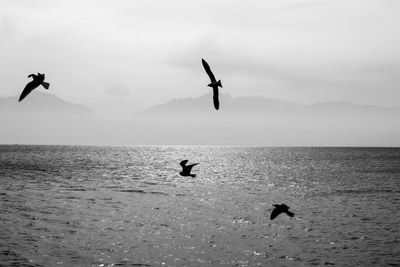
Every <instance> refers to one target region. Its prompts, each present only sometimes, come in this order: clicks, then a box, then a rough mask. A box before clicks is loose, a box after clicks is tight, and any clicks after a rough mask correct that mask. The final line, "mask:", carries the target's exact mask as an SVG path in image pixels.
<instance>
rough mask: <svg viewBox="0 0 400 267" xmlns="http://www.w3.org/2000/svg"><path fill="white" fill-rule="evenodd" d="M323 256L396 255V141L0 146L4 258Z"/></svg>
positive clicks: (22, 261)
mask: <svg viewBox="0 0 400 267" xmlns="http://www.w3.org/2000/svg"><path fill="white" fill-rule="evenodd" d="M184 159H187V160H189V164H190V163H200V164H199V165H197V166H195V167H194V168H193V170H192V172H193V173H195V174H196V175H197V176H196V177H195V178H192V177H182V176H180V175H179V172H180V171H181V167H180V165H179V163H180V161H182V160H184ZM281 203H285V204H286V205H288V206H289V207H290V211H292V212H294V213H295V215H294V217H293V218H291V217H289V216H287V215H286V214H280V215H279V216H278V217H277V218H276V219H274V220H270V214H271V211H272V209H273V206H272V205H273V204H281ZM327 265H336V266H400V148H356V147H343V148H328V147H326V148H324V147H318V148H312V147H276V148H273V147H226V146H225V147H223V146H120V147H116V146H42V145H1V146H0V266H99V267H100V266H327Z"/></svg>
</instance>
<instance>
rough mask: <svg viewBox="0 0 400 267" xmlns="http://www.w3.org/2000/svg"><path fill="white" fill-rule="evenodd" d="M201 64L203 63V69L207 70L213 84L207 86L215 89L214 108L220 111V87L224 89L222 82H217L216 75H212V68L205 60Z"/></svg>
mask: <svg viewBox="0 0 400 267" xmlns="http://www.w3.org/2000/svg"><path fill="white" fill-rule="evenodd" d="M201 63H203V67H204V69H205V70H206V72H207V74H208V76H209V77H210V80H211V83H210V84H208V85H207V86H209V87H212V89H213V100H214V107H215V109H216V110H218V109H219V99H218V86H219V87H221V88H222V84H221V80H218V82H217V80H216V79H215V76H214V74H213V73H212V71H211V69H210V66H209V65H208V63H207V62H206V61H205V60H204V59H201Z"/></svg>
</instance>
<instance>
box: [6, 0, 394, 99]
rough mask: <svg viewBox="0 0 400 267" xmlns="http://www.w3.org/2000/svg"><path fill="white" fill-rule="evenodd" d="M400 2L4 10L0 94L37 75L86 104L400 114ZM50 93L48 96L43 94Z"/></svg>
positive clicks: (121, 4)
mask: <svg viewBox="0 0 400 267" xmlns="http://www.w3.org/2000/svg"><path fill="white" fill-rule="evenodd" d="M399 14H400V1H398V0H308V1H306V0H280V1H276V0H201V1H193V0H168V1H166V0H165V1H162V0H142V1H139V0H137V1H134V0H130V1H128V0H126V1H122V0H112V1H111V0H109V1H100V0H93V1H89V0H85V1H84V0H79V1H72V0H70V1H56V0H43V1H32V0H26V1H19V0H1V1H0V60H1V63H0V64H1V68H0V96H9V95H13V96H14V95H17V94H19V93H20V91H21V90H22V88H23V87H24V85H25V83H26V82H27V81H28V79H27V78H26V76H27V75H28V74H30V73H35V72H44V73H46V78H47V81H48V82H50V83H51V88H50V89H51V92H53V93H54V94H56V95H58V96H60V97H62V98H64V99H67V100H70V101H73V102H76V103H95V102H102V101H106V100H107V99H108V100H112V101H120V100H124V101H127V102H133V103H134V104H135V105H137V106H147V105H153V104H159V103H162V102H165V101H168V100H170V99H172V98H181V97H196V96H199V95H201V94H203V93H206V92H209V88H207V87H206V85H207V83H208V77H207V76H206V75H205V72H204V70H203V68H202V65H201V58H202V57H203V58H205V59H206V60H207V61H208V62H209V63H210V65H211V68H212V69H213V70H214V72H215V73H216V76H217V78H220V79H222V83H223V85H224V88H223V89H222V90H223V92H226V93H229V94H231V95H232V96H250V95H261V96H265V97H270V98H278V99H283V100H290V101H294V102H300V103H314V102H320V101H333V100H334V101H337V100H340V101H351V102H355V103H362V104H376V105H381V106H400V75H399V74H400V34H399V32H400V16H399ZM40 90H43V89H40Z"/></svg>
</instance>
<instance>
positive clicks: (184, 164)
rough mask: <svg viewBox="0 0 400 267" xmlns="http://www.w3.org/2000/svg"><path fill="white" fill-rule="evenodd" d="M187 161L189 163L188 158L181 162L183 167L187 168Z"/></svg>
mask: <svg viewBox="0 0 400 267" xmlns="http://www.w3.org/2000/svg"><path fill="white" fill-rule="evenodd" d="M186 163H188V160H187V159H185V160H182V161H181V163H180V164H181V166H182V168H185V166H186Z"/></svg>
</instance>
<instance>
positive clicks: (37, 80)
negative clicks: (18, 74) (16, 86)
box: [18, 72, 50, 102]
mask: <svg viewBox="0 0 400 267" xmlns="http://www.w3.org/2000/svg"><path fill="white" fill-rule="evenodd" d="M30 77H32V79H33V81H31V82H29V83H28V84H27V85H26V86H25V88H24V90H23V91H22V94H21V96H20V97H19V100H18V102H21V101H22V99H24V98H25V97H26V96H27V95H29V94H30V92H32V91H33V90H34V89H35V88H37V87H38V86H39V85H42V86H43V87H44V88H45V89H49V86H50V84H49V83H46V82H44V73H43V74H41V73H39V72H38V74H37V75H36V74H30V75H29V76H28V78H30Z"/></svg>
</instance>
